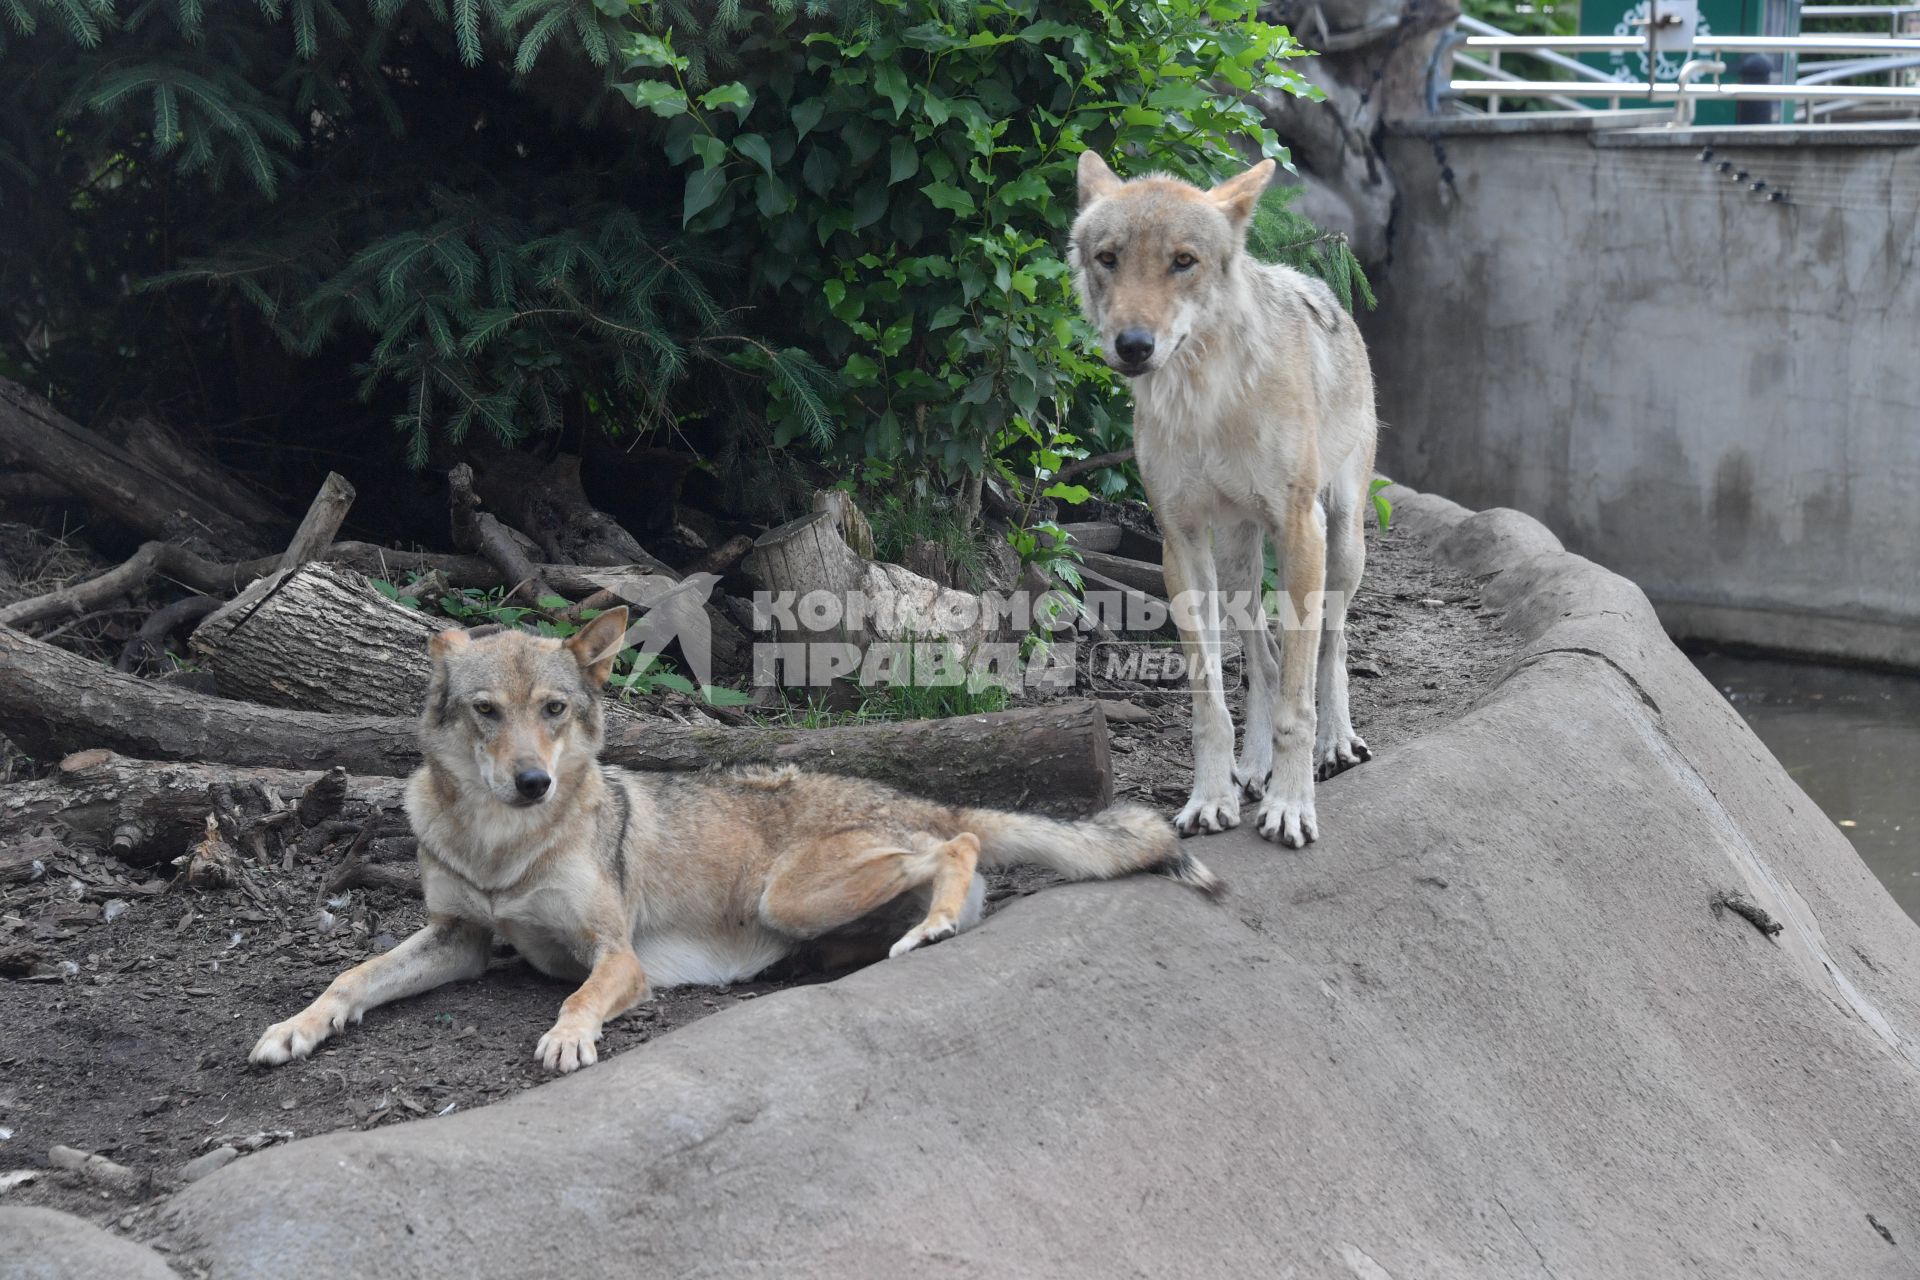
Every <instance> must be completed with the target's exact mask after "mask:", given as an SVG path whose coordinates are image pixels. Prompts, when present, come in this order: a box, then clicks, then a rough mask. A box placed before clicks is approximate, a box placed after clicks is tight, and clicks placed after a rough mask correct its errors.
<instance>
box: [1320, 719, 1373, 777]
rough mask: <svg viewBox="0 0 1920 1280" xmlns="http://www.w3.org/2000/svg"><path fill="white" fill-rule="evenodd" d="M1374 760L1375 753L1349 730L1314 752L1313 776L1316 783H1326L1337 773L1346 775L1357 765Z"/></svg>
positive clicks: (1326, 742)
mask: <svg viewBox="0 0 1920 1280" xmlns="http://www.w3.org/2000/svg"><path fill="white" fill-rule="evenodd" d="M1371 759H1373V752H1371V751H1369V750H1368V749H1367V744H1366V743H1365V742H1363V741H1361V738H1360V735H1359V734H1357V733H1355V732H1354V731H1353V730H1351V729H1348V730H1347V731H1346V732H1345V733H1336V734H1334V735H1332V736H1331V737H1329V738H1328V740H1327V741H1325V742H1322V743H1320V744H1319V745H1318V746H1317V747H1315V748H1314V752H1313V761H1314V768H1313V776H1314V778H1315V780H1316V781H1319V782H1325V781H1326V780H1327V779H1328V778H1331V777H1333V776H1334V775H1335V774H1336V773H1345V772H1346V771H1347V770H1348V769H1351V768H1353V766H1355V765H1357V764H1361V763H1363V762H1365V761H1368V760H1371Z"/></svg>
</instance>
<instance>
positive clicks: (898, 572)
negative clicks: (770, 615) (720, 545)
mask: <svg viewBox="0 0 1920 1280" xmlns="http://www.w3.org/2000/svg"><path fill="white" fill-rule="evenodd" d="M741 567H742V568H743V569H745V570H746V571H747V573H748V574H749V575H750V576H752V578H753V580H754V582H755V583H756V584H758V585H759V586H760V587H761V588H763V589H764V590H766V591H768V592H770V593H772V594H773V595H774V596H775V597H776V604H777V603H778V598H779V597H781V596H783V595H784V594H785V593H789V592H790V593H792V596H791V599H792V601H794V602H796V608H795V620H796V621H797V622H799V623H801V628H802V629H801V630H799V631H797V632H789V633H784V634H783V635H782V636H781V639H783V640H786V641H794V642H803V643H810V644H811V643H827V644H853V645H868V644H872V643H875V642H877V641H909V640H918V641H931V640H945V641H948V642H950V643H952V644H953V645H956V646H957V647H958V648H959V650H960V652H961V653H970V652H972V651H973V650H974V649H976V648H977V647H978V646H979V645H981V644H982V643H984V642H986V641H989V640H996V639H999V638H1001V634H1000V631H999V630H998V629H997V627H996V625H995V624H996V622H997V620H996V619H994V618H993V617H991V616H989V612H988V610H987V609H986V608H985V606H984V602H983V601H982V599H981V598H980V597H979V596H976V595H973V594H971V593H969V592H965V591H956V590H954V589H953V588H951V587H946V586H942V585H941V584H940V583H938V582H935V581H934V580H933V579H931V578H926V577H922V576H921V575H920V574H917V573H915V572H913V571H912V570H911V569H907V568H904V567H903V566H901V565H897V564H884V563H877V562H874V561H870V560H863V559H861V558H860V556H859V555H858V554H857V553H856V552H855V551H854V550H853V548H852V547H849V546H848V545H847V544H846V541H845V539H843V538H842V537H841V536H840V524H839V520H838V517H837V513H836V512H834V511H832V510H820V511H812V512H809V513H808V514H806V515H804V516H801V517H800V518H799V519H798V520H790V521H788V522H787V523H786V524H783V525H781V526H780V527H779V528H777V529H770V530H768V531H767V532H766V533H764V534H762V535H761V537H760V539H759V540H758V541H757V542H755V543H754V544H753V552H752V554H750V555H749V556H748V557H747V558H746V559H745V560H744V561H742V563H741ZM815 593H819V595H820V596H821V597H823V598H830V599H831V600H832V601H833V602H834V604H835V606H836V608H837V610H838V611H839V612H838V613H837V617H835V618H834V619H831V620H829V619H824V618H823V622H824V625H822V626H820V627H818V628H815V629H808V628H807V619H808V616H809V615H808V613H807V611H806V610H805V609H804V608H801V607H798V606H797V602H802V601H805V600H806V598H807V597H808V596H810V595H814V594H815ZM856 601H864V602H865V605H866V616H865V617H864V618H861V617H851V616H849V611H850V609H851V607H852V604H853V603H854V602H856Z"/></svg>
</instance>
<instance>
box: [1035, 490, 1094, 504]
mask: <svg viewBox="0 0 1920 1280" xmlns="http://www.w3.org/2000/svg"><path fill="white" fill-rule="evenodd" d="M1042 496H1044V497H1048V498H1058V499H1060V501H1062V502H1064V503H1066V504H1068V505H1069V506H1075V507H1077V506H1079V505H1080V504H1081V503H1083V502H1085V501H1086V500H1087V499H1088V498H1091V497H1092V496H1093V491H1092V490H1090V489H1088V488H1087V487H1086V486H1085V485H1083V484H1050V485H1048V486H1047V487H1046V489H1045V490H1044V491H1043V493H1042Z"/></svg>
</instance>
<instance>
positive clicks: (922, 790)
mask: <svg viewBox="0 0 1920 1280" xmlns="http://www.w3.org/2000/svg"><path fill="white" fill-rule="evenodd" d="M418 661H419V662H420V664H421V665H422V666H423V667H424V665H425V663H426V658H425V655H424V653H423V654H422V655H421V656H420V658H419V659H418ZM415 724H416V722H415V718H414V716H413V715H411V714H408V715H404V716H372V715H333V714H328V713H325V712H316V711H289V710H283V709H281V708H277V707H263V706H256V705H254V704H252V703H246V702H237V701H234V700H232V699H228V698H215V697H208V696H206V695H204V694H196V693H189V692H186V691H184V690H180V689H175V688H171V687H169V686H167V685H163V684H158V683H155V682H152V681H146V680H138V679H135V678H134V677H132V676H128V675H123V674H121V673H120V672H117V671H111V670H108V669H107V668H105V667H101V666H99V665H97V664H95V663H92V662H89V661H87V660H86V659H85V658H81V657H79V656H77V655H75V654H71V653H68V652H67V651H66V650H64V649H59V648H56V647H55V646H53V645H50V644H46V643H44V642H42V641H39V640H35V639H33V638H32V637H30V636H25V635H22V634H20V633H19V632H17V631H13V630H10V629H8V628H4V627H0V734H4V735H5V736H6V737H8V738H10V739H12V740H13V742H14V743H15V744H16V745H17V746H19V747H20V748H21V749H22V750H23V751H26V752H27V753H28V754H29V755H32V756H34V757H36V758H38V759H42V760H46V759H53V758H56V757H59V756H64V755H66V754H67V753H69V752H73V751H80V750H84V749H87V748H92V747H101V748H105V749H107V750H110V751H115V752H119V753H120V754H122V755H128V756H134V757H138V758H141V759H146V760H197V761H220V762H223V763H225V764H229V765H253V766H271V767H275V768H282V769H312V770H320V769H326V768H330V767H331V766H333V765H336V764H338V765H341V766H342V767H344V768H345V769H346V770H347V771H348V772H349V773H352V774H376V775H388V776H397V775H399V774H402V773H406V772H408V771H409V770H410V769H412V768H413V766H414V765H415V764H417V763H418V762H419V749H418V747H417V745H416V742H415ZM601 758H602V759H604V760H606V761H607V762H609V763H611V764H618V765H625V766H627V767H629V768H634V769H643V770H667V771H676V772H685V771H692V770H698V769H704V768H708V767H710V766H730V765H742V764H797V765H805V766H807V767H809V768H816V769H820V770H822V771H824V772H831V773H842V774H847V775H850V776H854V777H864V778H873V779H876V780H878V781H881V782H887V783H891V784H892V785H894V786H898V787H901V788H903V789H905V790H908V791H912V792H914V793H916V794H919V795H924V796H928V797H931V798H933V799H936V800H941V801H944V802H946V803H949V804H975V805H1000V806H1007V807H1019V808H1031V809H1033V810H1035V811H1037V812H1041V813H1052V814H1079V813H1087V812H1091V811H1092V810H1094V809H1097V808H1100V807H1102V806H1104V805H1105V804H1107V803H1108V802H1109V801H1111V800H1112V798H1113V773H1112V769H1111V766H1110V761H1109V758H1108V748H1107V723H1106V718H1105V716H1104V714H1103V713H1102V712H1101V710H1100V708H1099V706H1098V704H1096V703H1092V702H1087V701H1084V700H1080V701H1062V702H1056V703H1049V704H1047V705H1045V706H1040V707H1033V708H1026V709H1022V710H1019V711H1002V712H998V713H995V714H993V715H980V716H963V717H956V718H954V719H951V720H925V721H911V722H907V723H902V724H877V725H860V726H849V727H844V728H831V729H785V728H735V727H731V726H723V725H713V726H692V725H681V724H667V723H660V722H656V721H650V720H649V721H642V720H638V719H633V720H628V721H626V722H623V723H614V724H611V725H610V726H609V732H608V740H607V746H606V749H605V750H604V751H603V752H602V753H601Z"/></svg>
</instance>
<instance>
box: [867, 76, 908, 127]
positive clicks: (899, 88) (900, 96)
mask: <svg viewBox="0 0 1920 1280" xmlns="http://www.w3.org/2000/svg"><path fill="white" fill-rule="evenodd" d="M873 87H874V88H875V89H877V90H879V91H880V94H881V96H882V97H884V98H885V99H886V100H887V101H888V102H891V103H892V104H893V118H894V119H895V120H898V119H899V118H900V117H901V116H902V115H904V114H906V110H907V93H908V91H907V73H906V72H905V71H902V70H901V69H900V65H899V64H898V63H894V62H883V63H881V64H880V65H879V66H877V67H875V68H874V70H873Z"/></svg>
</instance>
